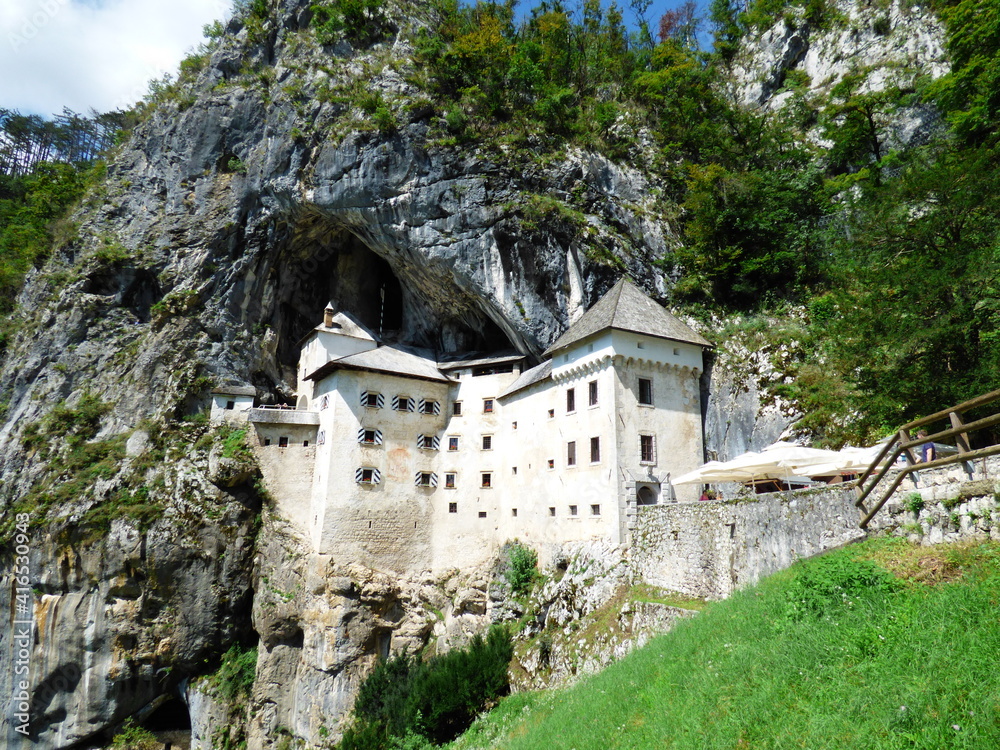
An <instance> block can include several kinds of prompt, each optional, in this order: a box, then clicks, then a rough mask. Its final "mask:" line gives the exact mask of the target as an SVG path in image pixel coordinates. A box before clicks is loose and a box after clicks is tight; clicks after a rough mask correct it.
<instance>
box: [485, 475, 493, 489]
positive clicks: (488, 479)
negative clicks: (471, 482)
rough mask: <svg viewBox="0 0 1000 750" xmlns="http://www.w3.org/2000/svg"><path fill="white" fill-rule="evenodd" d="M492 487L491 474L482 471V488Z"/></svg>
mask: <svg viewBox="0 0 1000 750" xmlns="http://www.w3.org/2000/svg"><path fill="white" fill-rule="evenodd" d="M492 486H493V474H492V473H490V472H488V471H484V472H483V488H488V487H492Z"/></svg>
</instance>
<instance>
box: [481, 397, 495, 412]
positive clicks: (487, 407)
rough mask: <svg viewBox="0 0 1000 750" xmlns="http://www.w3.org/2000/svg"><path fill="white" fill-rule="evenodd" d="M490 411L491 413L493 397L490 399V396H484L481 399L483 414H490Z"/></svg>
mask: <svg viewBox="0 0 1000 750" xmlns="http://www.w3.org/2000/svg"><path fill="white" fill-rule="evenodd" d="M492 413H493V399H491V398H484V399H483V414H492Z"/></svg>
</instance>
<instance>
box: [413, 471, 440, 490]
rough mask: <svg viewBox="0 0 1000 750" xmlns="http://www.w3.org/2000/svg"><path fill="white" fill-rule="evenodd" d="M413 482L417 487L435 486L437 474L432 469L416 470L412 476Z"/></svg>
mask: <svg viewBox="0 0 1000 750" xmlns="http://www.w3.org/2000/svg"><path fill="white" fill-rule="evenodd" d="M413 483H414V484H415V485H416V486H417V487H437V483H438V478H437V474H435V473H434V472H433V471H418V472H417V473H416V475H415V476H414V478H413Z"/></svg>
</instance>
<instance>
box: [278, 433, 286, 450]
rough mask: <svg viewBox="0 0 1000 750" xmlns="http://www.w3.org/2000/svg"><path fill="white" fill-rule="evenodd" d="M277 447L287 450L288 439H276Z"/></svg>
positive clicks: (283, 437)
mask: <svg viewBox="0 0 1000 750" xmlns="http://www.w3.org/2000/svg"><path fill="white" fill-rule="evenodd" d="M278 447H279V448H287V447H288V437H286V436H282V437H279V438H278Z"/></svg>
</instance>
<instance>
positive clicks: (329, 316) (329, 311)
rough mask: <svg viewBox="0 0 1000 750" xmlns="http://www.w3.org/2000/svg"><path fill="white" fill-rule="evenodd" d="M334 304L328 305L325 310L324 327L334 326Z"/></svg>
mask: <svg viewBox="0 0 1000 750" xmlns="http://www.w3.org/2000/svg"><path fill="white" fill-rule="evenodd" d="M333 313H334V309H333V305H327V306H326V309H325V310H323V327H324V328H332V327H333Z"/></svg>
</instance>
